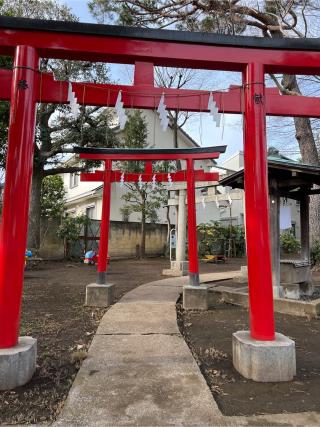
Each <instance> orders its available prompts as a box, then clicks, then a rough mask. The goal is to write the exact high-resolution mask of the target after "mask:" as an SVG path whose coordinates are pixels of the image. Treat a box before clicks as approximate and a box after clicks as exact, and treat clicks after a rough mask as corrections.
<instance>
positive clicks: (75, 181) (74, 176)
mask: <svg viewBox="0 0 320 427" xmlns="http://www.w3.org/2000/svg"><path fill="white" fill-rule="evenodd" d="M78 185H79V173H78V172H73V173H71V174H70V188H74V187H78Z"/></svg>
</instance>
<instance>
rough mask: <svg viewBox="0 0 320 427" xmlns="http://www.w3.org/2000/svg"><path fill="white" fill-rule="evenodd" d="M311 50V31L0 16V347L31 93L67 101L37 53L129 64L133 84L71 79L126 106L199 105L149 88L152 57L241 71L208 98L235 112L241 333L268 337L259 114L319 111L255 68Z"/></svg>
mask: <svg viewBox="0 0 320 427" xmlns="http://www.w3.org/2000/svg"><path fill="white" fill-rule="evenodd" d="M319 50H320V41H319V40H318V39H312V40H310V39H290V40H288V39H281V40H279V39H261V38H254V37H232V36H221V35H214V34H201V33H185V32H178V31H167V30H148V29H139V28H125V27H117V26H104V25H96V24H81V23H66V22H56V21H39V20H29V19H22V18H8V17H0V55H9V56H14V68H13V71H8V70H0V99H6V100H10V101H11V109H10V126H9V144H8V155H7V168H6V183H5V190H4V199H3V214H2V234H1V243H2V251H3V253H4V254H5V256H2V257H0V348H7V347H13V346H15V345H16V343H17V339H18V332H19V313H20V305H21V295H22V284H23V273H24V253H25V245H26V235H27V224H28V209H29V197H30V196H29V195H30V184H31V177H32V161H33V147H34V124H35V116H36V103H37V102H55V103H65V102H67V83H66V82H56V81H54V79H53V77H52V76H50V75H48V74H44V73H40V72H39V68H38V65H39V58H40V57H43V58H61V59H70V60H86V61H102V62H114V63H126V64H134V65H135V81H134V85H133V86H113V85H95V84H93V83H74V84H73V89H74V91H75V93H76V96H77V98H78V100H79V103H80V104H85V105H87V104H88V105H109V106H112V105H114V103H115V98H116V94H117V93H118V91H119V89H121V90H122V92H123V101H124V105H125V107H127V108H131V107H134V108H151V109H152V108H155V107H156V106H157V103H158V101H159V98H160V95H161V94H162V93H165V95H166V104H167V106H168V108H169V109H178V110H182V109H185V110H190V111H200V112H204V111H207V104H208V96H209V93H208V92H200V91H185V90H174V89H165V88H155V87H154V82H153V67H154V66H167V67H185V68H195V69H208V70H225V71H236V72H241V73H242V76H243V84H242V86H241V88H239V87H238V88H237V87H231V88H230V90H229V91H228V92H217V93H214V98H215V101H216V103H217V105H218V107H219V110H220V112H226V113H240V114H244V118H245V125H244V151H245V190H246V236H247V253H248V276H249V299H250V328H251V337H252V338H254V339H257V340H262V341H263V340H270V341H273V340H274V339H275V331H274V319H273V297H272V277H271V260H270V243H269V223H268V188H267V187H268V184H267V163H266V130H265V117H266V114H269V115H282V116H310V117H320V100H319V98H315V97H302V96H296V97H295V96H290V97H287V96H281V95H279V94H278V93H277V91H276V90H275V89H266V88H265V74H266V73H276V74H277V73H288V74H309V75H312V74H317V73H318V70H319V69H320V52H319ZM10 82H11V91H10V93H9V90H8V88H9V85H10ZM108 93H109V94H110V99H109V101H108V96H106V95H107V94H108ZM195 99H196V100H197V102H195Z"/></svg>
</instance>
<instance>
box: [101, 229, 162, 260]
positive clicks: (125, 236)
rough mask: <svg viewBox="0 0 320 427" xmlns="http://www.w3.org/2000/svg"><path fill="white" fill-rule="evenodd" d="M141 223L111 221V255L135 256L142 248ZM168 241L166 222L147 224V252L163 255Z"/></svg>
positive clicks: (150, 254) (153, 254) (152, 254)
mask: <svg viewBox="0 0 320 427" xmlns="http://www.w3.org/2000/svg"><path fill="white" fill-rule="evenodd" d="M140 240H141V225H140V223H138V222H123V221H111V224H110V240H109V255H110V257H123V256H127V257H135V256H137V255H138V253H139V250H140ZM166 242H167V226H166V225H165V224H146V254H147V255H149V256H156V255H163V254H164V252H165V246H166Z"/></svg>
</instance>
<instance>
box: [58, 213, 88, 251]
mask: <svg viewBox="0 0 320 427" xmlns="http://www.w3.org/2000/svg"><path fill="white" fill-rule="evenodd" d="M89 223H90V219H89V218H88V217H87V216H86V215H79V216H75V217H72V216H67V217H64V218H63V219H62V223H61V225H60V226H59V228H58V231H57V235H58V237H60V239H63V240H64V242H65V256H69V253H68V250H69V247H70V244H72V243H74V242H76V241H77V240H78V239H79V237H80V235H81V231H82V229H83V227H84V226H85V225H86V224H89Z"/></svg>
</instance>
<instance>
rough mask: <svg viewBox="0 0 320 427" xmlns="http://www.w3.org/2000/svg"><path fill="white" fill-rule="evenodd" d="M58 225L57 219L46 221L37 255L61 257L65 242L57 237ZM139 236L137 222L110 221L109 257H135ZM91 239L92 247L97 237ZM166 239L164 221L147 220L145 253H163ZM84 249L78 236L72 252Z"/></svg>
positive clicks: (77, 254) (152, 254) (80, 252)
mask: <svg viewBox="0 0 320 427" xmlns="http://www.w3.org/2000/svg"><path fill="white" fill-rule="evenodd" d="M58 225H59V224H58V223H57V222H52V223H50V224H49V227H46V228H45V227H43V232H42V235H43V241H42V245H41V250H40V252H39V256H40V257H42V258H46V259H57V258H58V259H59V258H63V256H64V245H63V241H62V240H61V239H59V238H58V237H57V228H58ZM98 235H99V233H98ZM140 239H141V225H140V223H138V222H124V221H111V223H110V237H109V255H110V257H111V258H112V257H119V258H120V257H136V256H137V254H138V253H139V250H140ZM91 242H92V247H93V248H95V247H98V243H99V240H98V239H96V240H94V241H91ZM166 242H167V225H166V224H146V254H147V255H148V256H159V255H164V253H165V247H166ZM88 245H90V243H88ZM88 248H89V247H88ZM83 252H84V242H83V240H82V241H81V240H80V241H79V242H77V244H76V245H74V250H72V253H71V255H73V256H75V257H77V256H81V255H83Z"/></svg>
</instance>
